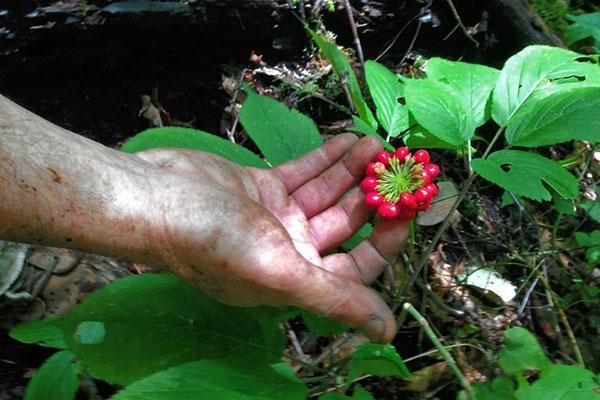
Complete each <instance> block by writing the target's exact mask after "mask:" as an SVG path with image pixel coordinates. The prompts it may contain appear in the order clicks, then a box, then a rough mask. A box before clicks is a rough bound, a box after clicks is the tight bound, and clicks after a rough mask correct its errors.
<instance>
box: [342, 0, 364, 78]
mask: <svg viewBox="0 0 600 400" xmlns="http://www.w3.org/2000/svg"><path fill="white" fill-rule="evenodd" d="M344 6H345V8H346V13H347V14H348V22H349V23H350V29H352V36H353V37H354V46H356V55H357V56H358V62H360V67H361V68H362V69H363V71H364V68H365V56H364V55H363V51H362V46H361V45H360V38H359V37H358V31H357V30H356V22H354V15H352V6H351V5H350V0H345V1H344Z"/></svg>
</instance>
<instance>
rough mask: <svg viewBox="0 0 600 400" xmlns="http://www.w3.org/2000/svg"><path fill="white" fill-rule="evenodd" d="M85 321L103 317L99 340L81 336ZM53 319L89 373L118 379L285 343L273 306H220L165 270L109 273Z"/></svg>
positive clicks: (268, 355)
mask: <svg viewBox="0 0 600 400" xmlns="http://www.w3.org/2000/svg"><path fill="white" fill-rule="evenodd" d="M85 321H95V322H101V323H103V324H104V327H105V334H104V340H102V341H101V342H100V343H97V344H83V343H81V342H80V340H79V339H80V337H81V336H80V335H79V336H78V328H79V327H80V325H81V323H82V322H85ZM52 324H53V325H56V326H58V327H59V328H60V329H61V330H62V331H63V333H64V336H65V339H66V340H67V344H68V347H69V350H71V351H73V352H74V353H75V354H77V357H78V358H79V359H80V360H81V361H82V362H83V364H84V365H85V367H86V369H87V370H89V371H90V372H91V373H92V375H94V376H95V377H97V378H100V379H104V380H106V381H108V382H110V383H118V384H128V383H131V382H132V381H134V380H137V379H140V378H142V377H144V376H147V375H150V374H153V373H155V372H157V371H160V370H163V369H165V368H168V367H171V366H173V365H177V364H182V363H185V362H189V361H194V360H200V359H214V358H223V357H228V356H238V357H240V359H246V360H248V362H251V363H252V365H258V364H260V363H261V362H262V363H266V362H272V361H276V360H277V359H278V358H279V356H280V355H281V351H282V350H283V347H284V345H285V336H284V335H283V333H282V332H281V330H280V328H279V326H278V324H279V319H278V317H277V314H276V312H275V310H273V309H269V308H237V307H231V306H227V305H225V304H222V303H219V302H217V301H216V300H213V299H212V298H210V297H208V296H206V295H204V294H202V293H200V292H199V291H198V290H196V289H195V288H193V287H191V286H190V285H188V284H186V283H184V282H183V281H180V280H179V279H177V278H175V277H174V276H173V275H170V274H142V275H136V276H132V277H127V278H124V279H121V280H119V281H116V282H114V283H112V284H110V285H108V286H106V287H105V288H103V289H102V290H100V291H98V292H96V293H94V294H92V295H90V296H89V297H87V298H86V299H85V300H84V301H83V302H82V303H81V304H79V305H78V306H77V307H75V308H74V309H73V310H71V311H70V312H69V313H68V314H67V315H66V316H64V317H61V318H58V319H55V320H53V321H52Z"/></svg>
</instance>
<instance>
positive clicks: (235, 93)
mask: <svg viewBox="0 0 600 400" xmlns="http://www.w3.org/2000/svg"><path fill="white" fill-rule="evenodd" d="M247 71H248V70H247V69H246V68H244V69H243V70H242V73H241V74H240V79H238V82H237V86H236V88H235V90H234V91H233V95H232V96H231V100H229V109H230V110H231V112H232V113H233V110H234V109H235V104H236V102H237V96H238V93H239V92H240V89H241V87H242V82H244V76H245V75H246V72H247ZM239 122H240V113H237V114H236V116H235V118H234V120H233V124H231V129H228V130H227V138H228V139H229V140H230V141H231V142H232V143H235V130H236V129H237V125H238V123H239Z"/></svg>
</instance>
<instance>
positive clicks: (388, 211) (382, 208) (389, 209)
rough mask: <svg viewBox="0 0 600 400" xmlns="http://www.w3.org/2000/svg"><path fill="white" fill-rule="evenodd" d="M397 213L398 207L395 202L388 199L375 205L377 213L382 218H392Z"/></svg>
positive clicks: (398, 211)
mask: <svg viewBox="0 0 600 400" xmlns="http://www.w3.org/2000/svg"><path fill="white" fill-rule="evenodd" d="M399 213H400V209H399V208H398V206H397V205H396V203H390V202H389V201H384V202H383V203H381V204H380V205H379V207H377V214H379V216H380V217H381V218H383V219H394V218H396V217H397V216H398V214H399Z"/></svg>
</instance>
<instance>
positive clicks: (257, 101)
mask: <svg viewBox="0 0 600 400" xmlns="http://www.w3.org/2000/svg"><path fill="white" fill-rule="evenodd" d="M246 93H247V94H248V97H247V98H246V101H245V102H244V104H243V105H242V110H241V111H240V121H241V122H242V125H243V126H244V129H246V132H248V135H249V136H250V138H251V139H252V140H253V141H254V143H256V145H257V146H258V148H259V149H260V151H261V152H262V154H263V155H264V156H265V158H266V159H267V160H268V161H269V162H270V163H271V165H272V166H274V167H275V166H277V165H279V164H283V163H284V162H286V161H289V160H292V159H294V158H297V157H300V156H301V155H303V154H305V153H308V152H309V151H311V150H313V149H316V148H317V147H319V146H320V145H321V144H323V139H321V136H320V135H319V130H318V129H317V126H316V125H315V123H314V121H313V120H312V119H310V118H309V117H307V116H306V115H303V114H301V113H300V112H298V111H297V110H293V109H292V110H291V109H289V108H287V106H286V105H285V104H283V103H281V102H279V101H277V100H275V99H272V98H270V97H267V96H260V95H259V94H257V93H256V92H254V91H253V90H252V89H250V88H247V89H246Z"/></svg>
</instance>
